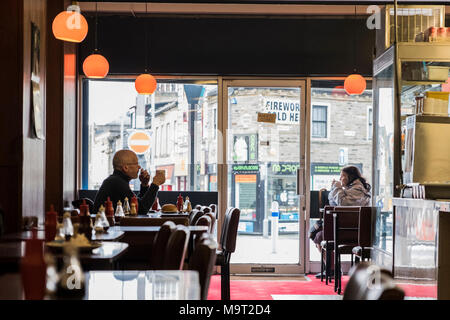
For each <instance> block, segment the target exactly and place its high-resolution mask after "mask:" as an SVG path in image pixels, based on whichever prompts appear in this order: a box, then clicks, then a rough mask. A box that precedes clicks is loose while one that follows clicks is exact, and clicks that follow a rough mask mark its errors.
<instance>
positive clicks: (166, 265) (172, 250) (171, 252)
mask: <svg viewBox="0 0 450 320" xmlns="http://www.w3.org/2000/svg"><path fill="white" fill-rule="evenodd" d="M188 242H189V229H188V228H187V227H186V226H182V225H177V226H176V228H175V230H174V231H172V233H171V235H170V237H169V240H168V242H167V246H166V250H165V253H164V262H163V269H164V270H182V269H183V263H184V258H185V256H186V251H187V247H188Z"/></svg>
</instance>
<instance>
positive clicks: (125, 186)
mask: <svg viewBox="0 0 450 320" xmlns="http://www.w3.org/2000/svg"><path fill="white" fill-rule="evenodd" d="M130 180H131V179H130V177H128V176H127V175H126V174H124V173H123V172H122V171H119V170H114V173H113V174H112V175H110V176H109V177H108V178H106V179H105V180H104V181H103V183H102V186H101V187H100V189H99V190H98V192H97V195H96V196H95V201H94V212H91V214H92V215H95V214H97V212H98V209H99V208H100V205H102V204H103V206H105V201H106V199H107V198H108V197H109V199H110V200H111V201H112V203H113V207H114V211H115V210H116V206H117V201H119V200H120V201H121V202H122V205H123V203H124V199H125V197H127V198H128V202H129V204H130V206H131V198H132V197H133V196H134V193H133V191H131V189H130V185H129V183H130ZM158 189H159V187H158V186H157V185H156V184H153V183H152V184H151V185H150V187H144V186H142V185H141V191H140V193H139V197H137V198H138V214H139V215H145V214H147V212H148V211H149V210H150V208H151V207H152V205H153V202H154V201H155V199H156V195H157V194H158Z"/></svg>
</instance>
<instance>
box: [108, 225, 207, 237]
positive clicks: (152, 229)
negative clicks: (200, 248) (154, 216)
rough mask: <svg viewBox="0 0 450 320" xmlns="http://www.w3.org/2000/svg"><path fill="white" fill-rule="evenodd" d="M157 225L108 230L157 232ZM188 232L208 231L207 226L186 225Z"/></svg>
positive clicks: (110, 230) (115, 227)
mask: <svg viewBox="0 0 450 320" xmlns="http://www.w3.org/2000/svg"><path fill="white" fill-rule="evenodd" d="M160 228H161V227H159V226H156V227H154V226H114V227H110V228H109V230H108V232H124V233H125V234H127V233H135V232H147V233H158V231H159V229H160ZM187 228H188V229H189V233H191V234H194V235H201V234H202V233H204V232H208V227H207V226H188V227H187Z"/></svg>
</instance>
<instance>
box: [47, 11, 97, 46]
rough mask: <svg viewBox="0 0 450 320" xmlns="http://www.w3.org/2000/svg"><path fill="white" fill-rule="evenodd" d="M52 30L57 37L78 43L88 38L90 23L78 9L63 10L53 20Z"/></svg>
mask: <svg viewBox="0 0 450 320" xmlns="http://www.w3.org/2000/svg"><path fill="white" fill-rule="evenodd" d="M52 30H53V35H54V36H55V38H56V39H59V40H63V41H69V42H77V43H78V42H81V41H83V40H84V38H86V35H87V33H88V23H87V21H86V19H85V18H84V17H83V15H82V14H80V13H79V12H77V11H63V12H61V13H59V14H58V15H57V16H56V17H55V19H54V20H53V23H52Z"/></svg>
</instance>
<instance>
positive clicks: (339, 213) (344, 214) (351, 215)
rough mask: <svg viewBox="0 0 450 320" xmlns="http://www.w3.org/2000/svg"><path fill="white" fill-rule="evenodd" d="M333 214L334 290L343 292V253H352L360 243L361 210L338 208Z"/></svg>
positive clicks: (331, 212) (339, 292)
mask: <svg viewBox="0 0 450 320" xmlns="http://www.w3.org/2000/svg"><path fill="white" fill-rule="evenodd" d="M330 214H332V215H333V235H334V244H333V250H334V291H336V292H337V293H338V294H341V288H342V283H341V278H342V274H341V273H342V270H341V255H342V254H352V249H353V247H355V246H356V245H357V244H358V235H359V215H360V214H359V211H352V210H338V209H336V208H335V209H334V210H332V211H330Z"/></svg>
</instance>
